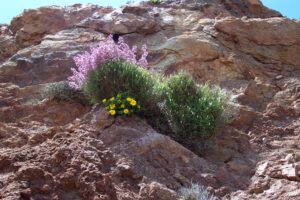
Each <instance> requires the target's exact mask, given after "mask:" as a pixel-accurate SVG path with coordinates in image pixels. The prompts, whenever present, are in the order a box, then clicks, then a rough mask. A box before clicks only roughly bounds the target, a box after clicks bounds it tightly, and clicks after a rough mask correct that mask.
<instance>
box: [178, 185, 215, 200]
mask: <svg viewBox="0 0 300 200" xmlns="http://www.w3.org/2000/svg"><path fill="white" fill-rule="evenodd" d="M179 198H180V200H217V199H218V198H217V197H215V196H213V195H211V194H210V193H209V192H208V191H207V190H206V189H205V188H204V187H203V186H202V185H198V184H192V185H191V187H189V188H181V189H180V190H179Z"/></svg>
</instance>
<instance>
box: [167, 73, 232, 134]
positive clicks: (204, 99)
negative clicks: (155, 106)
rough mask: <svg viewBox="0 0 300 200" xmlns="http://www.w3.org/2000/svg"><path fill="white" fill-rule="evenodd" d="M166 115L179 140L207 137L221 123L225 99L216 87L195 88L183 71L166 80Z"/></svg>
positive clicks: (194, 84)
mask: <svg viewBox="0 0 300 200" xmlns="http://www.w3.org/2000/svg"><path fill="white" fill-rule="evenodd" d="M167 85H168V91H167V94H166V96H167V98H166V99H167V100H166V107H167V116H168V119H169V122H170V125H171V128H172V131H173V132H174V133H175V135H176V136H177V137H179V138H183V139H185V138H190V137H195V136H196V137H199V136H200V137H203V138H206V137H210V136H211V135H212V134H213V133H214V131H215V128H216V126H217V124H218V123H219V122H221V121H223V118H222V116H223V112H224V111H225V109H226V104H227V100H228V99H227V96H226V95H225V93H223V92H222V91H221V90H220V89H219V88H217V87H214V88H213V87H209V86H208V85H202V86H199V85H197V84H196V83H195V82H194V80H193V79H192V78H191V76H190V75H188V74H187V73H185V72H181V73H179V74H177V75H174V76H171V77H170V78H169V80H168V83H167Z"/></svg>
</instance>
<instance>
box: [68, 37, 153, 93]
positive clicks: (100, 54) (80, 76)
mask: <svg viewBox="0 0 300 200" xmlns="http://www.w3.org/2000/svg"><path fill="white" fill-rule="evenodd" d="M142 51H143V53H142V55H141V57H140V58H139V59H137V47H136V46H133V47H132V48H130V47H129V46H128V45H127V44H126V43H125V42H124V40H123V38H122V37H120V38H119V41H118V43H115V41H114V40H113V37H112V35H110V36H109V37H108V38H107V40H105V41H102V42H99V44H98V45H96V46H94V47H92V48H91V49H90V52H87V51H86V52H84V53H83V54H79V55H77V56H75V57H74V61H75V64H76V67H77V68H71V70H72V72H73V74H72V76H70V77H69V78H68V81H69V85H70V87H72V88H74V89H77V90H79V89H81V88H82V86H83V84H84V83H85V81H86V79H87V77H88V76H89V73H90V72H91V71H93V70H94V69H95V68H97V66H99V65H101V64H104V63H106V62H109V61H112V60H123V61H126V62H128V63H131V64H134V65H139V66H141V67H146V66H147V65H148V62H147V59H146V57H147V55H148V52H147V47H146V45H143V47H142Z"/></svg>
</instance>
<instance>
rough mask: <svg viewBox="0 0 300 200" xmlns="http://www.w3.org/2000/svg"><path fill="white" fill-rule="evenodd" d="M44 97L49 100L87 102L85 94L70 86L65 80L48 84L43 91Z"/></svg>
mask: <svg viewBox="0 0 300 200" xmlns="http://www.w3.org/2000/svg"><path fill="white" fill-rule="evenodd" d="M44 97H45V98H47V99H49V100H55V101H67V102H79V103H82V104H84V105H88V104H89V100H88V98H87V96H86V95H85V94H84V93H83V92H82V91H79V90H75V89H73V88H71V87H70V86H69V84H68V82H67V81H61V82H56V83H51V84H49V85H48V86H47V87H46V88H45V91H44Z"/></svg>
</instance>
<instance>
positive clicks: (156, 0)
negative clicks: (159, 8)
mask: <svg viewBox="0 0 300 200" xmlns="http://www.w3.org/2000/svg"><path fill="white" fill-rule="evenodd" d="M150 2H151V3H153V4H156V5H157V4H160V3H161V0H150Z"/></svg>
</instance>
